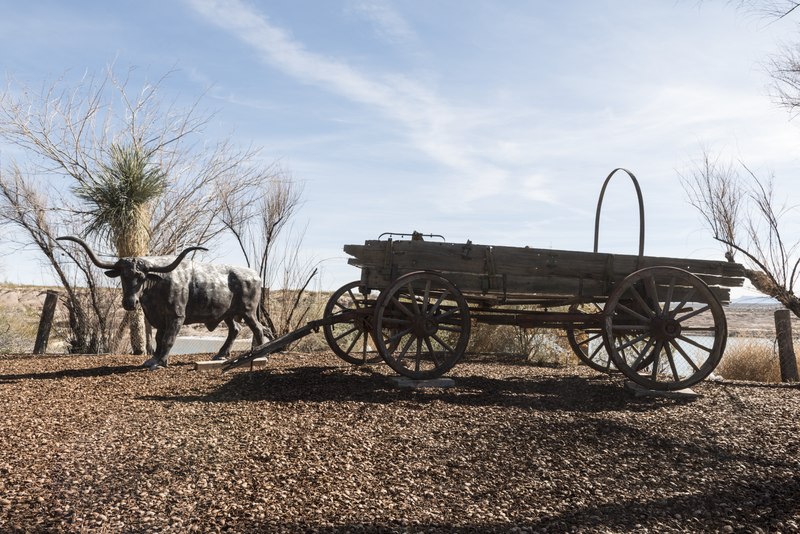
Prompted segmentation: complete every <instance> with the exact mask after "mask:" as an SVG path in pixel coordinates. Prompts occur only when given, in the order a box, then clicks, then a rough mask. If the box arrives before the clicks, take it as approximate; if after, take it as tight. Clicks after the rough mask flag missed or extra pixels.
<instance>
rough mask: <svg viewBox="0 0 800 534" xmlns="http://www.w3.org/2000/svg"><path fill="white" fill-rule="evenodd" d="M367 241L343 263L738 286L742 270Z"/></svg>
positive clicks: (704, 263)
mask: <svg viewBox="0 0 800 534" xmlns="http://www.w3.org/2000/svg"><path fill="white" fill-rule="evenodd" d="M388 246H389V242H388V241H368V242H367V243H366V244H365V245H363V246H361V245H346V246H345V252H347V253H348V254H351V255H353V256H355V258H354V259H353V260H350V262H349V263H351V264H353V265H356V266H360V267H374V268H379V269H381V268H382V269H386V270H387V271H388V270H389V269H390V268H391V267H392V266H394V268H395V269H396V271H397V272H411V271H415V270H434V271H440V272H445V271H446V272H465V273H473V274H504V275H507V276H523V277H541V276H556V277H564V278H569V277H577V278H582V279H591V280H598V281H611V282H618V281H619V280H621V279H622V278H624V277H625V276H627V275H628V274H630V273H632V272H634V271H636V270H637V267H653V266H671V267H677V268H681V269H684V270H687V271H689V272H692V273H694V274H697V275H699V276H701V278H703V280H704V281H705V282H706V283H708V284H710V285H721V286H733V287H736V286H740V285H742V282H743V267H742V266H741V265H739V264H733V263H730V262H717V261H709V260H693V259H685V258H661V257H648V256H645V257H643V258H642V260H641V262H639V261H638V260H639V258H638V257H637V256H630V255H620V254H613V255H612V254H606V253H593V252H575V251H562V250H551V249H532V248H520V247H492V246H487V245H467V244H461V243H440V242H425V241H395V242H392V245H391V246H392V251H391V253H390V252H389V251H388V250H387V247H388Z"/></svg>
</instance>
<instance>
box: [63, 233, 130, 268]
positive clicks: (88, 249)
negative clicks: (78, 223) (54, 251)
mask: <svg viewBox="0 0 800 534" xmlns="http://www.w3.org/2000/svg"><path fill="white" fill-rule="evenodd" d="M56 241H73V242H75V243H77V244H79V245H80V246H82V247H83V248H84V249H86V254H88V256H89V259H90V260H92V263H94V264H95V265H97V266H98V267H100V268H101V269H113V268H114V267H116V265H115V264H113V263H110V262H107V261H100V260H98V259H97V256H95V255H94V252H93V251H92V249H91V247H89V245H87V244H86V242H84V240H83V239H78V238H77V237H74V236H71V235H67V236H64V237H57V238H56Z"/></svg>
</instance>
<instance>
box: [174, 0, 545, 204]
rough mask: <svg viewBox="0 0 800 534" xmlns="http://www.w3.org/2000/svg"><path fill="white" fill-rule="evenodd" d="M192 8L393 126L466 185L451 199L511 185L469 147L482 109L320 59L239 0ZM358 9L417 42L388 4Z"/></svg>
mask: <svg viewBox="0 0 800 534" xmlns="http://www.w3.org/2000/svg"><path fill="white" fill-rule="evenodd" d="M189 4H190V5H191V6H192V7H193V8H194V9H195V11H197V12H198V13H199V14H201V15H202V16H204V17H205V18H206V19H207V20H209V21H210V22H212V23H214V24H216V25H218V26H219V27H221V28H223V29H225V30H227V31H229V32H230V33H231V34H232V35H235V36H236V37H238V38H239V39H241V40H243V41H244V42H245V43H247V44H248V45H249V46H251V47H252V48H253V49H254V50H256V51H258V52H259V53H260V55H261V57H262V58H263V60H264V61H265V62H267V63H268V64H270V65H272V66H273V67H275V68H277V69H279V70H281V71H282V72H284V73H286V74H287V75H289V76H292V77H294V78H295V79H297V80H298V81H300V82H301V83H306V84H313V85H316V86H318V87H320V88H321V89H323V90H326V91H330V92H333V93H336V94H338V95H340V96H342V97H344V98H347V99H349V100H350V101H353V102H357V103H359V104H362V105H364V106H367V107H368V108H369V109H371V110H373V111H377V112H379V113H380V114H382V115H383V116H384V117H385V118H387V119H389V120H391V121H393V123H394V124H396V125H398V126H399V127H400V128H401V131H402V132H403V133H404V134H405V135H406V136H407V138H408V139H409V140H410V142H411V143H413V145H414V146H415V147H416V148H417V149H418V150H420V151H421V152H424V153H426V154H427V155H428V156H429V157H430V158H432V159H433V160H434V161H436V162H437V163H438V164H440V165H442V166H443V167H445V169H447V170H448V171H449V172H450V173H451V174H453V175H458V176H459V177H460V179H462V180H463V183H462V187H460V188H459V189H458V191H454V192H453V193H454V194H458V195H462V196H463V200H465V201H469V200H472V199H474V198H476V197H477V196H478V195H485V194H491V193H492V191H497V190H499V188H500V187H501V186H502V185H503V184H504V183H505V182H506V181H507V179H508V171H507V170H506V169H504V168H503V166H501V165H497V164H495V163H494V162H492V161H490V160H488V159H487V157H486V155H485V154H484V153H482V151H481V150H480V148H476V147H473V148H470V146H469V143H467V142H465V139H466V138H468V137H469V133H470V132H473V131H475V130H476V129H479V128H480V124H481V123H482V121H483V120H484V117H483V115H485V112H483V111H482V110H475V109H461V108H458V107H456V106H453V105H451V104H449V103H447V102H445V101H443V100H442V99H441V98H440V97H439V96H438V95H437V94H436V93H435V92H434V91H432V90H431V89H429V88H428V87H426V86H425V85H423V84H421V83H419V82H417V81H415V80H412V79H410V78H409V77H407V76H404V75H403V74H398V73H384V74H371V73H365V72H363V71H360V70H358V69H356V68H354V67H352V66H351V65H349V64H348V63H347V62H345V61H342V60H340V59H337V58H333V57H329V56H325V55H322V54H318V53H314V52H312V51H310V50H308V49H307V48H306V47H305V46H304V44H303V43H302V42H299V41H298V40H296V39H294V38H293V37H292V35H291V34H290V32H288V31H287V30H285V29H283V28H281V27H278V26H276V25H275V24H273V23H272V22H271V21H270V20H269V18H268V17H267V16H266V15H264V14H263V13H261V12H259V11H256V10H255V8H253V7H251V6H250V5H248V4H245V3H243V2H241V1H239V0H189ZM358 5H360V6H361V9H364V10H366V11H368V12H369V13H370V17H371V19H372V20H373V21H375V22H377V23H379V24H380V25H381V26H382V27H383V28H384V30H385V31H387V32H389V31H390V30H391V32H392V33H393V35H394V36H395V37H408V36H410V35H411V33H410V32H411V30H410V29H408V27H407V26H406V25H405V23H404V22H403V21H402V19H401V18H400V17H399V16H397V15H396V14H393V12H392V11H391V10H390V9H389V8H388V7H387V6H386V5H385V4H383V3H380V2H376V1H372V2H366V1H365V2H359V4H358ZM540 198H545V197H540Z"/></svg>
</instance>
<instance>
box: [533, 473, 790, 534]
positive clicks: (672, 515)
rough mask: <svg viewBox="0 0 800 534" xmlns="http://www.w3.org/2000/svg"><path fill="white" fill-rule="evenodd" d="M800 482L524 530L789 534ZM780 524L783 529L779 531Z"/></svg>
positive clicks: (546, 521) (591, 514) (726, 489)
mask: <svg viewBox="0 0 800 534" xmlns="http://www.w3.org/2000/svg"><path fill="white" fill-rule="evenodd" d="M797 495H800V478H798V476H794V477H790V478H789V479H788V480H787V479H783V478H781V479H777V478H776V479H766V480H749V481H747V482H741V483H739V484H735V485H732V486H722V487H713V488H708V489H707V490H706V491H705V492H698V493H692V494H690V495H677V496H672V497H666V498H663V499H658V500H651V501H644V502H636V501H634V502H630V501H628V502H619V503H607V504H601V505H598V506H590V507H585V508H578V509H576V510H573V511H570V512H567V513H564V514H561V515H556V516H553V517H547V518H543V519H542V520H540V521H537V522H535V523H532V524H530V525H525V526H529V527H531V528H532V529H534V530H537V531H538V530H556V531H561V530H562V529H570V528H573V527H577V529H578V530H581V531H583V530H586V531H595V530H598V531H599V530H608V529H611V530H613V531H620V532H625V531H631V530H637V531H640V530H642V527H650V528H652V529H654V530H655V531H658V530H659V529H663V528H664V526H665V525H666V526H667V527H668V528H669V529H670V530H685V531H695V532H699V531H722V530H723V529H724V528H725V526H727V525H730V527H732V528H733V530H731V532H733V531H737V532H738V531H742V530H747V531H751V529H753V527H759V528H761V529H762V531H763V530H774V529H776V527H778V529H779V530H783V529H786V531H794V529H792V528H787V526H786V525H785V522H786V521H787V520H795V521H796V518H797V514H798V512H800V501H798V499H797ZM780 524H784V526H783V527H782V528H781V527H779V525H780Z"/></svg>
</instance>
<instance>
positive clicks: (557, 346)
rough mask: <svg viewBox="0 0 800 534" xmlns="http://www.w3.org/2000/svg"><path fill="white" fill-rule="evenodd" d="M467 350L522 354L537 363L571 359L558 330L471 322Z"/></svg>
mask: <svg viewBox="0 0 800 534" xmlns="http://www.w3.org/2000/svg"><path fill="white" fill-rule="evenodd" d="M467 351H468V352H471V353H477V354H507V355H510V356H521V357H524V358H525V359H526V360H527V361H528V362H530V363H532V364H536V365H562V364H565V363H567V364H569V363H571V362H572V356H571V355H572V351H571V349H570V348H569V345H568V343H567V340H566V338H565V336H563V335H561V333H560V332H559V331H558V330H551V329H546V328H520V327H518V326H509V325H492V324H485V323H473V324H472V328H471V333H470V337H469V345H468V347H467Z"/></svg>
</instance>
